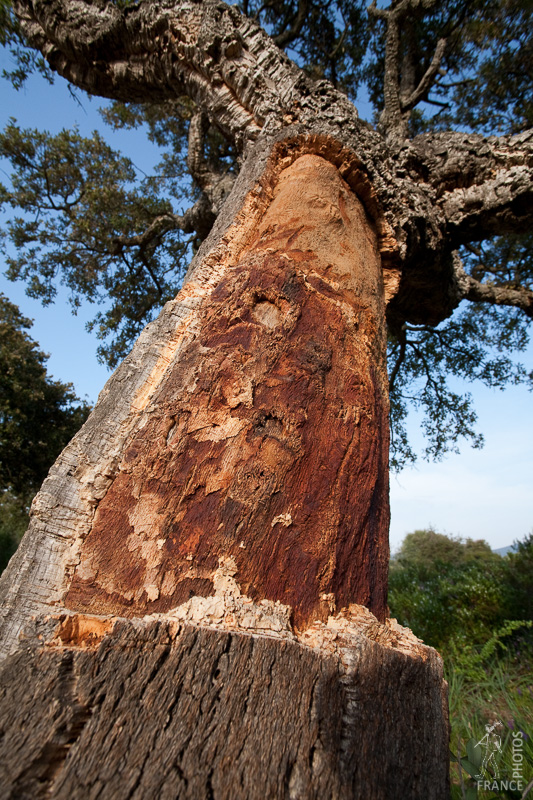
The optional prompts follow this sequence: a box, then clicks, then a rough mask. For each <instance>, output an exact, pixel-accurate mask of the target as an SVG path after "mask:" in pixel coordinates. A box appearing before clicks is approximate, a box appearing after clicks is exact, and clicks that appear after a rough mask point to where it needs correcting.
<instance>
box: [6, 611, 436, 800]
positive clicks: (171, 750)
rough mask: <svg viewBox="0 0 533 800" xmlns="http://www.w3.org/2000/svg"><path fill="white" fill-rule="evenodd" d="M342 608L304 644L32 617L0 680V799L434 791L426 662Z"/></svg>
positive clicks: (408, 637) (364, 615)
mask: <svg viewBox="0 0 533 800" xmlns="http://www.w3.org/2000/svg"><path fill="white" fill-rule="evenodd" d="M351 611H352V612H353V615H347V617H348V618H344V619H337V620H331V621H330V623H329V625H327V626H326V625H323V624H322V623H316V624H315V625H314V626H313V627H312V629H310V630H309V631H308V632H307V634H306V637H305V639H304V641H301V642H298V641H297V640H295V639H294V638H293V637H291V635H290V634H289V633H288V632H278V633H277V634H275V633H273V632H272V633H271V635H270V636H265V635H263V636H258V635H257V634H254V635H250V633H244V632H242V631H241V632H235V631H228V630H224V629H222V628H219V629H218V630H217V629H208V628H205V627H194V626H191V625H188V624H183V623H181V622H178V621H170V620H169V619H168V618H167V619H165V620H158V621H140V620H132V621H126V620H122V621H115V622H114V623H111V622H106V623H104V622H103V620H102V618H92V619H91V618H76V617H65V616H56V618H55V619H51V620H49V621H47V622H45V623H44V624H43V623H41V624H40V626H39V627H38V629H37V630H36V631H35V632H33V637H34V638H32V639H31V640H26V642H25V645H26V646H25V647H24V648H23V649H21V650H19V652H18V653H16V654H14V655H12V656H10V657H9V658H8V659H7V660H6V661H5V662H4V666H3V668H2V669H1V671H0V686H1V687H3V688H2V689H0V725H1V730H2V733H3V738H2V749H3V754H4V759H3V765H0V785H1V786H2V797H3V798H5V800H41V798H43V800H44V798H46V799H47V800H60V798H62V799H65V800H76V799H78V800H87V798H89V797H91V798H97V797H102V798H113V800H152V798H158V800H167V799H168V800H170V799H171V798H172V799H173V798H180V800H203V798H216V800H222V798H225V799H227V800H272V799H273V798H280V799H281V798H287V799H289V798H290V800H296V798H298V799H301V800H314V798H316V800H327V799H328V798H337V799H338V800H344V799H345V798H346V800H347V799H348V798H360V800H379V799H383V800H387V799H389V800H393V799H394V800H395V799H396V798H402V800H403V798H405V800H409V799H410V798H420V800H438V799H440V798H444V797H446V796H447V791H448V775H447V755H448V750H447V726H446V705H445V701H446V694H445V692H443V681H442V663H441V661H440V659H439V657H438V656H437V654H436V653H435V651H433V650H431V649H430V648H427V647H424V646H423V645H422V644H421V643H418V642H417V640H416V639H415V638H414V637H413V636H412V634H410V633H409V632H408V631H406V630H405V629H401V628H399V626H394V625H387V626H385V625H380V624H379V623H378V622H377V621H376V620H375V619H374V618H372V616H371V615H370V614H369V613H368V612H367V611H366V610H365V609H362V608H360V607H352V609H351ZM106 628H107V632H106ZM35 634H37V635H35ZM39 637H40V638H39ZM43 638H45V639H47V642H48V644H47V645H45V646H43V645H42V639H43Z"/></svg>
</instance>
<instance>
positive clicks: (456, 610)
mask: <svg viewBox="0 0 533 800" xmlns="http://www.w3.org/2000/svg"><path fill="white" fill-rule="evenodd" d="M531 538H532V537H529V538H528V539H526V540H525V541H524V542H523V543H522V545H521V547H520V549H519V550H518V552H517V553H515V554H514V555H513V556H512V557H506V558H501V557H500V556H499V555H498V554H496V553H493V552H492V550H491V549H490V547H489V546H488V545H487V543H486V542H484V541H482V540H478V541H474V540H472V539H466V540H462V539H458V538H451V537H448V536H445V535H443V534H439V533H437V532H435V531H433V530H425V531H415V532H414V533H411V534H409V535H408V536H406V538H405V540H404V542H403V544H402V547H401V548H400V550H399V552H398V553H397V554H395V556H394V558H393V559H392V560H391V569H390V577H389V606H390V609H391V615H392V616H394V617H396V618H397V619H398V622H400V624H402V625H406V626H407V627H409V628H411V629H412V630H413V631H414V632H415V633H416V635H417V636H420V638H421V639H423V640H424V641H425V642H426V644H429V645H431V646H433V647H436V648H437V649H438V650H440V651H441V652H442V653H443V654H444V655H447V654H450V655H451V656H452V657H453V658H454V660H455V662H456V663H461V664H463V667H464V669H465V670H467V671H468V670H469V669H471V670H472V671H475V670H476V669H477V668H478V666H479V665H480V664H482V663H484V662H485V660H486V659H487V658H488V657H489V656H490V655H491V654H492V653H494V651H495V650H496V649H497V648H498V647H500V646H502V645H505V642H506V640H507V639H508V638H509V637H511V638H514V639H516V636H513V634H514V633H515V631H519V630H520V633H521V634H522V633H523V631H524V623H525V628H526V629H527V628H528V623H529V620H531V619H533V616H531V615H528V613H529V611H530V610H531V607H530V605H528V589H529V592H530V589H531V586H533V568H532V565H533V558H532V552H531V551H532V545H531ZM525 635H526V639H527V638H528V637H527V631H526V634H525ZM529 638H531V637H529ZM490 642H492V644H490V645H489V643H490ZM484 647H485V648H486V649H485V650H483V648H484Z"/></svg>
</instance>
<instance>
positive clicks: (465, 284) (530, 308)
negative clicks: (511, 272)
mask: <svg viewBox="0 0 533 800" xmlns="http://www.w3.org/2000/svg"><path fill="white" fill-rule="evenodd" d="M454 267H455V277H456V281H457V286H458V288H459V291H460V293H461V297H462V299H464V300H471V301H472V302H474V303H491V304H492V305H497V306H511V307H513V308H519V309H520V310H521V311H523V312H524V314H525V315H526V316H527V317H530V318H531V319H533V292H532V291H531V290H530V289H526V288H525V287H518V288H514V287H510V286H498V285H495V284H493V283H481V282H480V281H477V280H476V279H475V278H472V277H471V276H470V275H467V274H466V272H465V270H464V267H463V264H462V261H461V259H460V258H459V256H458V255H457V254H455V258H454Z"/></svg>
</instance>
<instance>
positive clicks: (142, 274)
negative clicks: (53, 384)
mask: <svg viewBox="0 0 533 800" xmlns="http://www.w3.org/2000/svg"><path fill="white" fill-rule="evenodd" d="M0 156H2V157H4V158H7V159H9V161H10V162H11V165H12V168H13V173H12V176H11V187H10V188H6V187H4V186H2V185H0V204H1V205H4V206H6V205H9V206H11V208H13V209H14V210H18V211H19V212H22V214H21V215H17V216H13V217H12V218H11V220H10V221H9V222H8V224H7V227H6V230H5V231H4V233H3V235H2V241H3V249H4V253H5V258H6V263H7V265H8V271H7V275H8V277H9V278H10V279H11V280H18V279H22V280H24V281H25V282H26V284H27V286H28V290H27V291H28V294H29V295H30V296H31V297H38V298H40V299H42V301H43V302H44V303H45V304H47V303H50V302H52V300H53V298H54V296H55V294H56V285H57V281H58V280H59V281H61V282H62V283H64V284H65V285H66V286H68V288H69V289H70V291H71V302H72V305H73V307H74V309H76V308H77V307H79V305H80V304H81V302H82V300H88V301H89V302H91V303H100V304H101V303H106V305H107V308H106V309H105V310H104V311H101V312H99V313H98V314H97V315H96V317H95V319H94V320H93V322H92V323H91V324H90V326H89V327H90V328H91V329H95V330H96V332H97V335H98V336H99V338H101V339H105V338H106V337H112V338H111V340H110V341H109V342H106V344H102V345H101V346H100V348H99V356H100V358H101V359H102V360H105V361H107V363H108V364H110V365H111V366H115V365H116V364H117V363H118V362H119V361H120V359H121V358H123V357H124V355H125V354H126V353H127V352H128V350H129V348H130V347H131V344H132V342H133V341H134V340H135V338H136V336H137V335H138V334H139V333H140V331H141V330H142V328H143V327H144V326H145V325H146V323H147V322H148V321H149V320H150V319H151V318H152V317H153V315H154V313H155V311H156V310H157V309H159V308H160V307H161V305H162V304H163V303H165V302H166V301H167V300H169V299H171V298H172V297H174V296H175V294H176V292H177V289H178V287H179V285H180V283H181V280H182V278H183V274H184V270H185V264H186V259H187V256H188V255H189V254H190V247H189V245H190V244H191V243H192V241H191V240H190V239H188V238H187V237H184V235H183V234H182V232H181V231H180V230H178V229H176V228H175V227H174V224H173V214H174V210H173V207H172V205H171V202H170V200H169V199H168V198H167V197H161V192H162V191H163V190H164V189H165V185H166V184H167V183H169V181H168V180H167V177H166V176H165V175H163V176H161V178H160V180H159V182H158V181H155V180H151V179H149V178H145V179H142V180H140V181H137V182H136V178H137V175H136V171H135V168H134V166H133V163H132V162H131V161H130V160H129V159H127V158H124V157H122V156H120V154H118V153H117V152H115V151H114V150H113V149H112V148H111V147H110V146H109V145H107V144H106V143H105V142H104V140H103V139H102V137H101V136H100V135H99V134H98V133H97V132H95V133H93V135H92V137H91V138H84V137H82V136H80V134H79V133H78V131H77V130H76V129H74V130H70V131H67V130H63V131H61V133H59V134H58V135H57V136H51V135H50V134H48V133H41V132H39V131H37V130H21V129H20V128H19V127H18V126H17V125H16V124H15V121H14V120H12V121H11V123H10V124H9V125H8V126H7V128H6V129H5V131H4V132H3V133H2V134H0ZM172 169H173V170H174V165H173V167H172ZM182 177H183V171H182V172H181V173H180V174H178V175H177V176H176V175H175V172H173V175H172V178H171V179H170V183H171V184H172V186H171V189H173V190H174V191H178V189H177V188H176V187H177V186H178V184H177V182H176V178H177V179H181V178H182ZM187 195H188V193H187V190H186V189H181V198H180V199H184V198H185V197H187ZM156 220H159V227H158V228H157V229H156V230H155V231H154V235H153V236H150V237H149V238H148V239H144V238H140V237H141V235H142V234H143V233H144V232H145V231H146V230H147V228H149V226H150V225H153V224H154V221H156ZM11 248H15V252H16V255H15V256H13V255H11V252H12V250H11Z"/></svg>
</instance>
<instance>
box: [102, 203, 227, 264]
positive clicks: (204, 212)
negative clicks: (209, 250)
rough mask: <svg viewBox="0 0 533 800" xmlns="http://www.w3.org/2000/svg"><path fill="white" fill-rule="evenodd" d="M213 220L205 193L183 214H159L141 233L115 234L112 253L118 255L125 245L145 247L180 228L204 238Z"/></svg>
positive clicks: (213, 216)
mask: <svg viewBox="0 0 533 800" xmlns="http://www.w3.org/2000/svg"><path fill="white" fill-rule="evenodd" d="M214 220H215V215H214V214H213V212H212V210H211V205H210V203H209V201H208V199H207V197H206V196H205V195H202V197H200V199H199V200H197V202H196V203H195V204H194V205H193V206H192V207H191V208H188V209H187V211H186V212H185V213H184V214H181V215H180V214H161V215H160V216H158V217H156V218H155V219H154V220H152V222H151V223H150V225H149V226H148V227H147V228H146V230H144V231H143V232H142V233H140V234H138V235H137V236H126V235H124V234H123V235H121V236H115V237H114V239H113V246H114V249H113V253H112V255H119V253H121V252H122V250H123V249H124V248H125V247H139V248H146V246H147V245H148V244H150V243H151V242H153V241H154V239H156V238H160V237H162V236H164V235H165V234H166V233H168V232H169V231H172V230H177V229H178V230H182V231H183V232H184V233H197V234H198V235H199V236H201V238H205V236H207V234H208V233H209V231H210V230H211V226H212V225H213V222H214Z"/></svg>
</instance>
